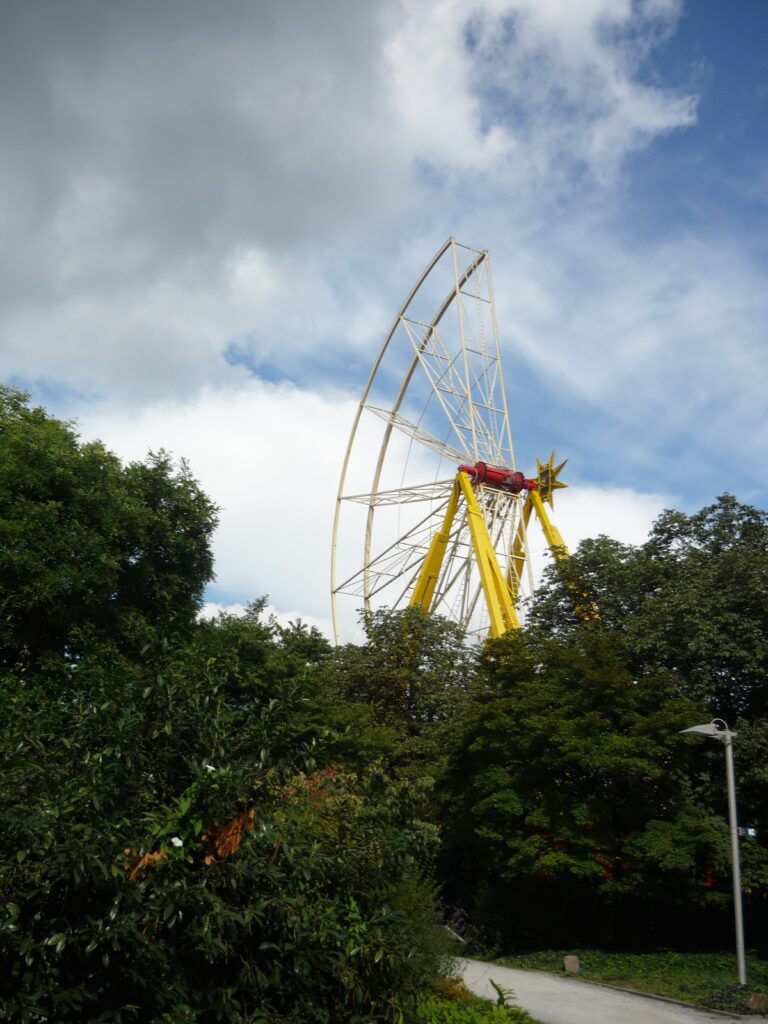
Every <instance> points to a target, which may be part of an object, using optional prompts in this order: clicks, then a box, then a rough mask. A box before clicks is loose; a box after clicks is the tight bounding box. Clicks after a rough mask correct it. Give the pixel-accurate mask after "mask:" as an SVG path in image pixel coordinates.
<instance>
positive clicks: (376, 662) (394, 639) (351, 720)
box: [314, 608, 477, 778]
mask: <svg viewBox="0 0 768 1024" xmlns="http://www.w3.org/2000/svg"><path fill="white" fill-rule="evenodd" d="M364 626H365V634H366V640H365V643H364V644H361V645H353V644H349V645H347V646H345V647H342V648H339V649H338V650H337V651H335V652H334V653H333V654H332V655H331V657H330V658H328V660H327V661H326V662H325V664H324V669H323V672H322V678H323V684H322V687H321V689H320V690H319V692H318V696H317V701H316V703H315V707H314V714H315V716H316V717H315V720H316V721H317V722H318V723H320V722H324V723H325V724H331V725H333V727H334V729H335V730H336V732H337V733H340V734H341V737H342V744H341V745H340V746H339V748H338V751H339V754H340V756H342V757H344V758H346V759H348V760H349V761H350V763H352V764H357V765H360V764H366V763H370V762H371V761H373V760H375V759H376V758H381V759H384V760H385V762H386V763H387V764H388V765H389V766H390V768H392V769H394V770H396V771H397V772H399V773H400V774H402V773H406V774H411V775H416V776H421V775H427V776H429V777H431V778H435V777H437V776H438V775H439V773H440V770H441V767H442V764H443V762H444V759H445V754H446V752H447V750H448V749H449V747H450V745H451V743H452V742H453V740H452V737H453V735H454V734H455V732H456V729H457V727H458V723H459V722H460V720H461V716H462V714H463V712H464V709H465V708H466V707H467V706H468V705H469V704H470V703H471V701H472V699H473V692H474V688H475V685H476V680H477V674H476V671H475V656H474V653H473V652H472V650H471V649H470V648H468V647H467V645H466V643H465V638H464V636H463V635H462V633H461V631H460V630H459V629H458V628H457V627H456V626H455V625H454V624H453V623H451V622H449V621H448V620H446V619H442V618H440V617H439V616H431V615H427V614H425V613H424V612H423V611H422V609H420V608H409V609H406V610H405V611H402V612H391V611H388V610H381V611H377V612H373V613H371V614H370V615H369V616H367V617H366V618H365V619H364ZM345 735H346V737H347V742H343V737H344V736H345Z"/></svg>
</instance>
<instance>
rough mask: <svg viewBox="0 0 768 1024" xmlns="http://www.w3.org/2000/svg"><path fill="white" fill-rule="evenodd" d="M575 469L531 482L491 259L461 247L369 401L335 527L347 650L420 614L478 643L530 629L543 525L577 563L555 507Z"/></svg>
mask: <svg viewBox="0 0 768 1024" xmlns="http://www.w3.org/2000/svg"><path fill="white" fill-rule="evenodd" d="M564 465H565V463H564V462H563V463H560V464H559V465H555V460H554V452H553V453H552V455H550V457H549V459H548V461H547V462H546V463H542V462H540V461H539V460H538V459H537V472H536V476H535V477H533V478H531V477H526V476H525V474H524V473H522V472H521V471H520V470H518V468H517V465H516V462H515V453H514V447H513V443H512V431H511V428H510V419H509V409H508V405H507V395H506V390H505V387H504V376H503V372H502V364H501V355H500V350H499V338H498V331H497V325H496V313H495V307H494V302H493V287H492V282H491V267H490V259H489V256H488V253H487V252H485V251H482V252H481V251H478V250H476V249H471V248H469V247H468V246H466V245H462V244H460V243H459V242H457V241H456V240H455V239H453V238H450V239H448V241H447V242H446V243H445V244H444V245H443V246H442V247H441V248H440V249H439V250H438V252H437V253H436V254H435V256H434V257H433V258H432V260H431V261H430V263H429V264H428V265H427V267H426V268H425V270H424V271H423V273H422V274H421V275H420V277H419V278H418V280H417V281H416V283H415V284H414V286H413V288H412V289H411V291H410V292H409V294H408V296H407V297H406V299H405V301H404V303H403V305H402V307H401V308H400V310H399V311H398V313H397V315H396V317H395V318H394V321H393V323H392V326H391V328H390V330H389V332H388V334H387V336H386V338H385V339H384V343H383V345H382V347H381V350H380V351H379V354H378V356H377V358H376V361H375V362H374V364H373V368H372V370H371V372H370V375H369V377H368V381H367V383H366V385H365V389H364V390H363V394H362V397H361V399H360V403H359V405H358V408H357V412H356V414H355V417H354V422H353V425H352V431H351V434H350V438H349V442H348V445H347V449H346V453H345V456H344V463H343V466H342V470H341V479H340V481H339V489H338V496H337V502H336V512H335V516H334V524H333V541H332V556H331V608H332V615H333V625H334V632H335V636H336V641H337V643H338V642H339V640H340V638H341V637H342V635H349V633H350V630H351V628H352V624H353V623H354V615H355V612H356V611H358V610H359V609H360V608H362V609H364V610H365V611H371V610H372V609H374V608H377V607H389V608H391V609H401V608H405V607H408V606H414V605H418V606H420V607H422V608H423V609H424V610H425V611H429V612H435V613H438V614H440V615H444V616H446V617H448V618H449V619H452V620H453V621H454V622H456V623H457V624H458V625H459V626H460V627H461V628H462V629H463V630H464V631H465V632H466V633H467V635H468V636H470V637H477V638H484V637H486V636H487V635H489V634H490V635H492V636H499V635H501V634H502V633H504V632H506V631H507V630H510V629H514V628H516V627H517V626H519V624H520V621H521V614H522V608H523V607H524V605H525V601H526V599H527V598H529V597H530V596H531V595H532V593H533V589H534V580H535V574H534V568H533V566H532V560H531V543H530V540H529V537H530V533H531V531H530V530H529V527H530V526H531V521H532V519H533V518H535V519H536V520H537V521H538V523H539V525H540V527H541V529H542V536H543V538H544V541H545V543H546V546H547V547H548V548H549V550H550V552H551V553H552V554H553V555H554V556H555V557H556V558H563V557H567V550H566V548H565V544H564V542H563V539H562V537H561V536H560V534H559V533H558V531H557V529H556V528H555V526H554V525H553V524H552V522H551V520H550V519H549V516H548V513H547V510H546V505H547V504H549V505H550V506H551V505H552V504H553V501H552V498H553V493H554V491H555V490H557V489H558V488H561V487H564V486H566V485H565V484H563V483H561V482H560V481H559V479H558V474H559V473H560V471H561V470H562V468H563V466H564Z"/></svg>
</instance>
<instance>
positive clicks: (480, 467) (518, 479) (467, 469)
mask: <svg viewBox="0 0 768 1024" xmlns="http://www.w3.org/2000/svg"><path fill="white" fill-rule="evenodd" d="M459 469H460V470H461V472H462V473H466V474H467V476H468V477H469V479H470V480H471V481H472V483H473V484H487V485H488V486H489V487H497V488H498V489H499V490H500V491H509V493H510V494H519V493H520V491H537V490H538V489H539V486H538V484H537V483H536V481H535V480H526V478H525V477H524V476H523V474H522V473H521V472H520V471H519V470H511V469H502V468H501V467H499V466H489V465H488V463H487V462H476V463H475V464H474V466H459Z"/></svg>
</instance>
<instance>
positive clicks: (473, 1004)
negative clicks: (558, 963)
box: [406, 995, 535, 1024]
mask: <svg viewBox="0 0 768 1024" xmlns="http://www.w3.org/2000/svg"><path fill="white" fill-rule="evenodd" d="M406 1020H407V1024H505V1022H506V1024H535V1021H534V1020H533V1018H532V1017H531V1015H530V1014H529V1013H527V1012H526V1011H525V1010H523V1009H522V1008H521V1007H519V1006H505V1005H495V1004H493V1003H489V1002H486V1001H485V1000H482V999H473V998H470V999H469V1000H466V1001H461V1002H456V1001H453V1000H448V999H440V998H439V997H437V996H429V995H428V996H423V997H422V998H421V999H420V1000H419V1002H418V1005H417V1008H416V1010H415V1012H414V1013H413V1015H412V1016H409V1017H407V1018H406Z"/></svg>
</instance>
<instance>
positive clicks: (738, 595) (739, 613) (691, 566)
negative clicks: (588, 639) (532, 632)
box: [534, 495, 768, 724]
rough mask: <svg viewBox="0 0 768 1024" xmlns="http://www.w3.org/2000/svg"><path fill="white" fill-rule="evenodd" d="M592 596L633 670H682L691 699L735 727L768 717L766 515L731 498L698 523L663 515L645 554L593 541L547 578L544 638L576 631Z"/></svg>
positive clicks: (539, 616)
mask: <svg viewBox="0 0 768 1024" xmlns="http://www.w3.org/2000/svg"><path fill="white" fill-rule="evenodd" d="M574 590H577V591H582V592H583V591H586V592H587V593H588V594H589V596H590V598H591V599H592V600H593V601H594V602H595V604H596V605H597V607H598V609H599V611H600V615H601V618H602V621H603V624H604V626H605V627H606V628H607V629H608V630H609V631H611V632H612V633H613V634H614V635H615V637H616V641H617V643H619V644H620V649H621V652H622V656H623V658H624V660H625V661H626V663H627V665H628V666H629V667H630V669H631V671H632V672H634V673H636V674H638V675H642V674H649V673H651V674H652V673H655V672H657V671H659V670H663V669H666V670H670V671H674V672H676V673H677V674H678V676H679V677H680V680H681V682H682V686H683V688H684V691H685V693H686V694H687V695H688V696H690V697H692V698H693V699H695V700H697V701H702V702H704V703H706V705H707V706H708V710H709V712H710V713H711V714H712V715H718V716H720V717H722V718H725V719H726V720H727V721H729V722H730V723H731V724H733V723H734V722H735V721H736V719H737V718H738V717H739V716H743V717H746V718H749V719H753V720H755V719H758V718H763V717H766V716H768V601H767V600H766V594H768V514H766V513H765V512H761V511H759V510H758V509H755V508H752V507H750V506H749V505H743V504H740V503H739V502H738V501H736V499H735V498H733V497H732V496H730V495H723V496H722V497H720V498H718V500H717V501H716V502H715V504H713V505H710V506H708V507H706V508H704V509H702V510H701V511H700V512H697V513H695V514H694V515H686V514H684V513H682V512H672V511H668V512H664V513H663V514H662V515H661V516H660V517H659V519H658V520H657V522H656V523H655V525H654V527H653V529H652V531H651V534H650V536H649V539H648V540H647V541H646V543H645V544H642V545H640V546H639V547H633V546H631V545H625V544H619V543H618V542H616V541H613V540H610V539H609V538H607V537H599V538H597V539H596V540H591V541H585V542H583V543H582V544H581V545H580V546H579V549H578V550H577V551H576V553H575V554H574V555H573V557H572V558H571V559H570V560H569V561H568V562H565V563H560V564H559V565H558V566H557V567H556V568H555V569H554V570H553V571H552V572H551V573H550V575H549V580H548V583H547V584H546V585H545V586H544V587H543V588H542V590H541V591H540V594H539V598H538V601H537V604H536V607H535V610H534V622H535V623H536V624H537V625H538V626H539V627H540V628H541V629H543V630H544V631H546V632H549V633H552V632H556V633H558V634H559V635H564V636H567V635H569V634H571V633H572V632H573V631H574V630H575V629H577V628H578V627H577V620H576V617H575V616H574V614H573V605H574V600H573V593H574Z"/></svg>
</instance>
